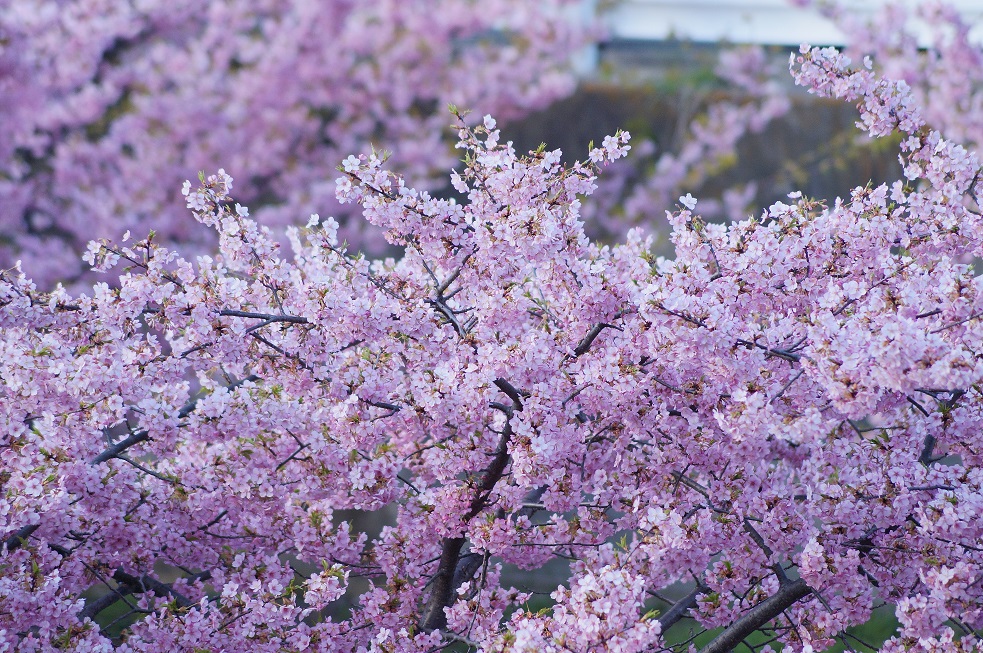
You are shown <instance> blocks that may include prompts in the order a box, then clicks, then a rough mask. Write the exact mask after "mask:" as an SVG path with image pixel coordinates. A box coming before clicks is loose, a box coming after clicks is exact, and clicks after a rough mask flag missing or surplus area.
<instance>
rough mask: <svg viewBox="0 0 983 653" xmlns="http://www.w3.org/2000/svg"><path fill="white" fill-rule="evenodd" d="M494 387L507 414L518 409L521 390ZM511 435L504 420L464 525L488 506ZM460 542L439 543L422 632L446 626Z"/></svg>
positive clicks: (504, 384) (460, 571)
mask: <svg viewBox="0 0 983 653" xmlns="http://www.w3.org/2000/svg"><path fill="white" fill-rule="evenodd" d="M495 386H496V387H498V389H499V390H501V391H502V392H504V393H505V394H506V395H508V397H509V398H510V399H511V400H512V406H511V407H509V406H504V407H503V408H504V409H505V413H506V415H507V416H508V417H511V409H513V408H514V409H515V410H519V411H521V410H522V394H523V393H522V392H521V391H519V390H517V389H516V388H515V387H514V386H513V385H512V384H511V383H509V382H508V381H506V380H505V379H501V378H499V379H495ZM511 437H512V425H511V424H510V422H509V420H508V419H506V421H505V427H504V428H503V429H502V432H501V437H500V438H499V441H498V447H496V449H495V455H494V458H493V459H492V462H491V464H490V465H488V468H487V469H486V470H485V473H484V474H483V475H482V477H481V482H480V483H479V484H478V487H477V488H476V490H477V491H476V492H475V494H474V498H473V499H472V500H471V505H470V507H469V508H468V512H467V513H466V514H465V515H464V516H463V517H462V522H463V523H464V524H465V525H467V523H468V522H469V521H471V520H472V519H474V517H476V516H477V515H478V513H480V512H481V511H482V510H483V509H484V508H485V506H487V505H488V499H489V497H490V495H491V491H492V489H494V487H495V485H496V484H497V483H498V482H499V481H500V480H501V479H502V476H503V475H504V474H505V468H506V467H508V464H509V461H510V460H511V456H509V440H510V439H511ZM464 542H465V537H464V536H463V535H462V536H461V537H445V538H444V540H443V542H442V543H441V551H440V562H439V563H438V565H437V571H436V572H435V573H434V576H433V579H432V583H433V589H431V590H430V596H429V597H428V598H427V603H426V605H425V606H424V608H423V615H422V616H421V618H420V630H422V631H429V630H438V629H441V628H443V627H444V626H446V625H447V615H445V614H444V608H447V607H449V606H450V605H452V604H453V603H454V589H455V587H456V586H455V579H456V578H457V577H458V575H460V576H462V577H463V576H464V575H465V574H466V573H467V569H466V567H467V561H464V564H463V565H462V564H460V563H461V550H462V549H463V548H464ZM472 573H473V572H472Z"/></svg>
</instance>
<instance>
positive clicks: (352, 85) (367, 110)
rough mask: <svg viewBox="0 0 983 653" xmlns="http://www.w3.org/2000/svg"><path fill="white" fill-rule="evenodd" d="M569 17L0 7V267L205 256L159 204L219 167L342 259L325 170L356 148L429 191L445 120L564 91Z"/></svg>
mask: <svg viewBox="0 0 983 653" xmlns="http://www.w3.org/2000/svg"><path fill="white" fill-rule="evenodd" d="M579 4H580V2H579V0H542V1H539V0H537V2H522V1H517V0H482V2H475V1H473V0H377V1H373V2H370V3H367V2H358V1H356V0H324V1H318V2H300V1H294V0H235V1H234V2H225V1H219V0H209V1H207V2H201V1H199V0H194V1H191V0H173V1H172V0H168V1H167V2H151V1H139V2H136V1H134V2H114V1H106V0H79V1H74V2H67V3H66V2H62V1H61V0H0V98H2V99H0V162H2V163H0V265H2V266H4V267H9V266H10V265H13V263H14V262H15V261H16V260H22V262H23V265H24V268H25V270H29V271H30V272H31V273H32V276H33V277H34V278H35V280H36V281H37V282H38V283H40V284H43V285H45V286H51V285H53V283H54V282H56V281H67V280H70V279H73V278H75V277H77V276H78V275H79V274H80V273H81V272H82V271H83V270H84V268H83V267H81V266H80V259H79V257H78V252H79V251H80V250H81V249H84V248H85V243H87V242H88V241H89V240H90V239H92V238H103V237H106V238H114V239H118V238H119V237H120V236H121V235H122V234H123V232H125V231H126V230H132V231H133V232H134V233H141V234H142V233H146V232H148V231H149V230H150V229H151V228H152V229H154V230H155V231H156V232H157V238H158V239H159V241H160V242H162V243H172V244H173V243H181V244H182V247H183V248H185V249H188V248H189V247H191V246H193V245H197V247H198V250H199V251H200V252H205V251H208V250H210V249H211V247H212V246H213V245H214V242H213V241H208V238H209V236H210V232H209V231H208V230H204V229H201V228H200V227H199V226H198V225H196V223H195V222H194V221H193V220H190V219H189V218H188V216H187V215H186V213H185V209H184V206H183V203H182V202H181V196H180V195H179V194H177V193H176V192H174V189H175V188H180V185H181V182H182V181H183V180H184V179H187V178H188V177H193V176H194V174H196V172H197V171H198V170H215V169H217V168H218V167H219V166H224V167H225V169H227V170H228V171H229V172H230V174H233V175H236V177H237V178H238V179H240V180H242V181H244V182H248V183H243V184H241V190H242V194H241V197H240V199H241V200H242V201H243V202H249V203H250V205H251V206H252V208H253V212H254V214H255V217H256V218H257V219H259V220H260V221H262V223H263V224H265V225H268V226H271V227H275V228H282V227H284V226H286V225H288V224H291V223H292V221H293V220H294V219H295V218H296V216H298V215H305V214H307V213H310V212H311V211H331V212H332V213H336V214H337V215H338V217H339V220H341V221H342V223H343V227H345V229H346V231H345V232H344V236H345V237H347V238H348V239H349V241H351V242H356V241H358V242H361V238H360V236H359V234H358V232H356V231H352V229H351V228H352V227H356V226H359V225H361V224H364V223H363V222H362V221H358V220H353V221H347V220H345V219H344V216H343V215H342V214H341V213H340V212H339V209H340V207H339V206H338V205H337V203H336V202H335V201H334V186H333V184H331V183H330V179H331V178H332V174H333V171H334V168H335V166H336V165H337V164H338V161H340V160H341V159H342V158H343V157H344V156H346V155H347V153H349V152H352V151H362V150H365V149H367V148H368V147H369V145H370V144H371V143H375V144H377V145H379V146H385V147H388V148H391V149H392V150H393V152H394V156H393V158H392V160H391V163H392V165H393V166H394V167H395V168H396V169H398V170H401V171H403V172H405V173H407V174H409V175H411V176H412V178H413V179H414V180H416V182H417V183H418V184H420V185H421V187H425V186H429V185H433V184H434V183H436V182H438V181H439V182H441V183H443V182H445V181H446V173H447V171H448V170H449V169H450V168H451V167H452V165H453V164H454V162H455V160H456V157H455V156H454V153H453V149H452V147H451V143H449V142H448V139H447V138H446V136H447V131H446V129H445V127H446V123H447V120H446V106H447V104H448V103H451V102H453V103H457V104H459V105H461V106H467V107H471V108H474V109H475V110H480V111H482V112H493V113H495V114H496V115H498V116H500V117H503V118H512V117H516V116H518V115H520V114H522V113H523V112H526V111H529V110H531V109H534V108H538V107H541V106H544V105H545V104H547V103H548V102H550V101H551V100H553V99H555V98H557V97H559V96H562V95H564V94H566V93H568V92H569V91H570V90H571V89H572V88H573V81H574V79H573V75H572V73H571V70H570V58H571V56H572V55H573V54H574V53H575V52H576V51H577V49H578V48H579V47H581V46H582V45H583V44H584V43H586V42H588V40H589V39H591V38H593V36H594V32H593V31H592V30H593V27H591V26H590V23H589V21H585V20H583V19H582V18H581V17H579V16H577V15H576V14H575V12H576V11H577V10H578V7H579ZM325 180H329V181H327V182H326V181H325ZM369 244H371V243H369Z"/></svg>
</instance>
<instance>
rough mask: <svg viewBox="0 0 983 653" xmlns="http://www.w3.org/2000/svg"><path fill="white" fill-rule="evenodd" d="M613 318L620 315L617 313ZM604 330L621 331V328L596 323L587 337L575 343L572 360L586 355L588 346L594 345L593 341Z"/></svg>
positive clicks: (604, 323)
mask: <svg viewBox="0 0 983 653" xmlns="http://www.w3.org/2000/svg"><path fill="white" fill-rule="evenodd" d="M615 317H616V318H617V317H621V314H620V313H619V314H618V315H616V316H615ZM604 329H617V330H618V331H623V329H622V328H621V327H618V326H615V325H613V324H608V323H607V322H598V323H597V324H595V325H594V326H593V328H592V329H591V330H590V331H588V332H587V335H586V336H584V337H583V339H581V341H580V342H579V343H577V346H576V347H575V348H574V350H573V356H572V358H577V357H578V356H583V355H584V354H586V353H587V350H588V349H590V346H591V345H592V344H594V340H596V339H597V336H599V335H601V331H604Z"/></svg>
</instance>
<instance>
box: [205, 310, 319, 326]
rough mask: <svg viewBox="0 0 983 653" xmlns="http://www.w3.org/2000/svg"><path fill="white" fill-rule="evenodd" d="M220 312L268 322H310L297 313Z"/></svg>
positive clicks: (224, 314) (229, 315)
mask: <svg viewBox="0 0 983 653" xmlns="http://www.w3.org/2000/svg"><path fill="white" fill-rule="evenodd" d="M218 314H219V315H221V316H222V317H251V318H255V319H257V320H263V321H264V322H265V323H266V324H271V323H273V322H289V323H290V324H309V323H310V322H309V320H308V319H307V318H306V317H299V316H296V315H273V314H272V313H253V312H250V311H219V313H218Z"/></svg>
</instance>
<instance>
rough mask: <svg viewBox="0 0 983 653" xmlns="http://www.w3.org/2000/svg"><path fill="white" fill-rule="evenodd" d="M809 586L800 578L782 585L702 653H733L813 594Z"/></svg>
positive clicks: (704, 648)
mask: <svg viewBox="0 0 983 653" xmlns="http://www.w3.org/2000/svg"><path fill="white" fill-rule="evenodd" d="M812 592H813V590H812V588H811V587H809V585H808V584H807V583H806V582H805V581H804V580H802V579H801V578H799V579H798V580H794V581H790V582H788V583H785V584H782V585H781V586H780V587H779V588H778V591H777V592H775V594H774V595H773V596H769V597H768V598H767V599H765V600H764V601H762V602H761V603H759V604H757V605H756V606H754V607H753V608H751V609H750V610H748V611H747V612H745V613H744V616H742V617H741V618H740V619H738V620H737V621H735V622H734V623H732V624H731V625H729V626H727V628H725V629H724V631H723V632H722V633H720V634H719V635H717V636H716V637H715V638H714V639H713V641H711V642H710V643H709V644H707V645H706V646H704V647H703V648H702V649H701V650H700V653H727V652H728V651H733V650H734V649H735V648H737V646H738V645H739V644H740V643H741V642H743V641H744V640H745V639H746V638H747V637H748V635H750V634H751V633H753V632H754V631H756V630H758V629H759V628H761V627H762V626H764V625H765V624H767V623H768V622H769V621H771V620H772V619H774V618H775V617H777V616H779V615H780V614H781V613H782V612H784V611H785V610H787V609H788V608H790V607H791V606H792V605H793V604H794V603H795V602H796V601H798V600H799V599H802V598H805V597H806V596H809V595H810V594H812Z"/></svg>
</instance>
